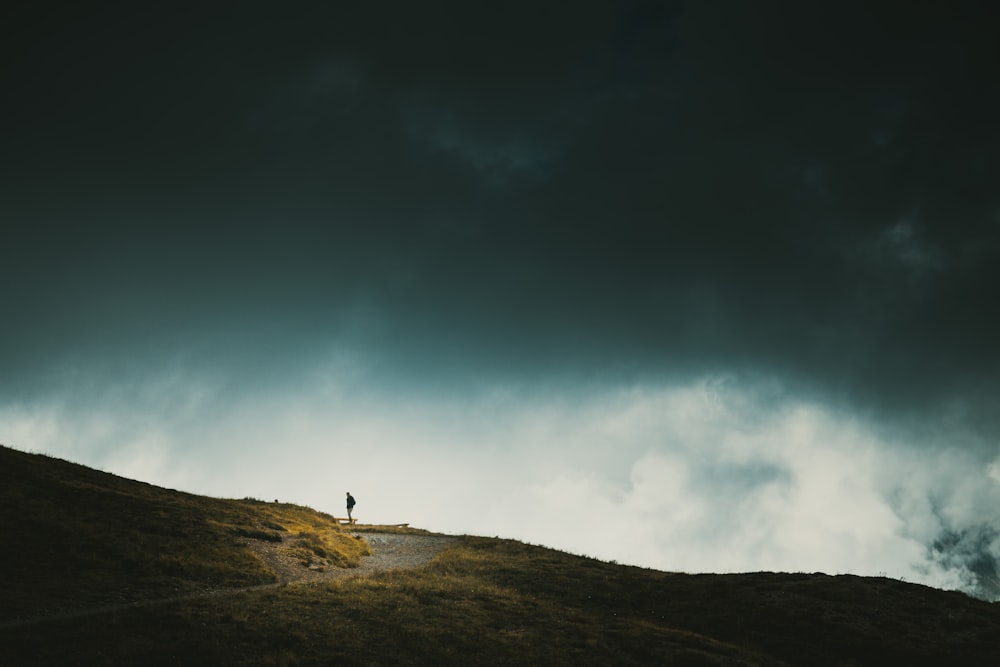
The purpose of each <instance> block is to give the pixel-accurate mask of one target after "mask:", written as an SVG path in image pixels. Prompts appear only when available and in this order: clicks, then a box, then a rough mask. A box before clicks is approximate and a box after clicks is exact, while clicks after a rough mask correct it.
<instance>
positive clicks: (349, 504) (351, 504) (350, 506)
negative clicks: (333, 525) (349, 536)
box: [347, 491, 355, 523]
mask: <svg viewBox="0 0 1000 667" xmlns="http://www.w3.org/2000/svg"><path fill="white" fill-rule="evenodd" d="M354 504H355V503H354V496H352V495H351V492H350V491H348V492H347V522H348V523H354V519H353V518H351V510H353V509H354Z"/></svg>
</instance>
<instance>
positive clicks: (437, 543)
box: [0, 533, 456, 629]
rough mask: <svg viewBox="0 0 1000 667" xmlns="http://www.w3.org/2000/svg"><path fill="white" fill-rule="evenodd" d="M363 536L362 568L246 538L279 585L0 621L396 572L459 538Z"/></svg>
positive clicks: (14, 623) (0, 625) (13, 624)
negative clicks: (329, 563)
mask: <svg viewBox="0 0 1000 667" xmlns="http://www.w3.org/2000/svg"><path fill="white" fill-rule="evenodd" d="M361 537H363V538H364V539H365V540H367V541H368V544H369V545H371V548H372V551H373V552H374V554H373V555H371V556H365V557H364V558H362V559H361V565H360V566H358V567H354V568H329V569H327V570H326V571H319V570H310V569H307V568H305V567H303V566H302V565H300V564H299V562H298V559H296V558H295V557H293V556H292V555H291V554H290V553H289V548H290V546H291V541H287V540H286V541H284V542H280V543H276V542H264V541H261V540H251V539H246V540H245V541H244V543H245V544H246V546H247V547H249V548H250V550H251V551H253V552H254V553H255V554H257V556H258V557H260V558H261V559H262V560H263V561H264V562H265V563H267V565H268V566H269V567H270V568H271V569H272V570H273V571H274V572H275V574H276V575H277V576H278V581H277V582H276V583H272V584H261V585H259V586H247V587H243V588H214V589H205V590H203V591H199V592H196V593H188V594H185V595H178V596H174V597H166V598H157V599H155V600H141V601H136V602H126V603H122V604H115V605H107V606H103V607H91V608H89V609H79V610H73V611H66V612H62V613H58V614H52V615H49V616H43V617H36V618H25V619H17V620H11V621H2V622H0V629H4V628H17V627H24V626H29V625H36V624H39V623H45V622H48V621H57V620H63V619H71V618H83V617H86V616H96V615H98V614H108V613H111V612H115V611H122V610H125V609H138V608H140V607H152V606H154V605H160V604H168V603H171V602H181V601H185V600H197V599H201V598H211V597H222V596H227V595H236V594H239V593H244V592H246V591H256V590H263V589H267V588H276V587H279V586H294V585H301V584H311V583H315V582H319V581H329V580H331V579H341V578H345V577H358V576H364V575H368V574H372V573H375V572H389V571H392V570H401V569H406V568H413V567H420V566H421V565H425V564H426V563H429V562H430V561H431V560H432V559H433V558H434V557H435V556H436V555H438V553H440V552H441V550H442V549H444V548H445V547H447V546H449V545H450V544H452V543H454V542H455V539H456V538H454V537H448V536H445V535H405V534H396V533H363V534H361Z"/></svg>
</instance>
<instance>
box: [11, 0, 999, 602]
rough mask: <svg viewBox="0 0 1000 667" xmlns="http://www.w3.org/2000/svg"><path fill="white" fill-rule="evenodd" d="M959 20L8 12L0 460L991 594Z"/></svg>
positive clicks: (459, 10)
mask: <svg viewBox="0 0 1000 667" xmlns="http://www.w3.org/2000/svg"><path fill="white" fill-rule="evenodd" d="M995 18H997V17H996V10H995V9H994V8H992V7H991V6H988V5H987V4H984V3H980V2H975V1H973V0H963V1H960V2H957V3H952V4H950V5H949V6H948V7H945V8H943V7H940V6H938V5H930V4H928V5H924V4H920V3H918V4H915V5H912V6H911V7H909V8H908V10H907V12H905V13H904V14H903V15H901V14H900V13H899V12H898V11H896V10H894V9H893V8H875V7H870V6H866V5H863V4H862V3H858V4H853V3H847V4H844V3H842V2H841V3H833V2H820V3H811V4H809V5H808V6H803V5H802V4H801V3H793V2H780V1H779V2H774V3H766V4H763V5H754V6H752V7H751V6H748V5H746V4H744V3H723V4H721V5H720V4H713V5H712V6H711V7H709V6H706V5H701V4H696V3H684V2H674V1H669V0H662V1H661V0H636V1H629V2H624V3H617V4H614V5H609V4H605V3H597V2H595V3H587V2H585V3H577V4H576V5H574V6H573V7H572V8H566V7H564V6H562V5H555V4H545V3H543V4H538V3H532V4H531V5H528V4H523V5H522V4H521V3H505V4H504V5H503V6H502V7H491V6H468V5H467V3H443V4H441V5H439V6H435V7H432V8H428V7H424V6H414V5H413V4H412V3H390V4H389V5H384V6H380V10H378V11H376V10H373V9H367V8H364V7H351V8H341V7H331V6H328V5H327V4H326V3H313V2H306V3H304V4H302V5H301V6H299V7H298V8H297V9H296V10H295V11H294V12H293V11H291V10H288V9H281V10H275V9H274V8H272V7H269V6H267V5H265V4H263V3H254V2H251V3H244V4H241V6H240V7H239V8H238V9H228V8H223V7H211V8H205V7H200V6H194V5H191V6H188V5H186V4H184V3H181V4H180V5H177V6H173V7H171V9H170V10H169V11H166V10H164V11H156V10H153V9H150V8H146V7H140V6H114V5H108V6H104V7H100V8H87V7H78V8H74V9H73V10H72V11H67V12H65V13H61V14H60V15H59V16H50V15H49V14H47V13H45V12H41V11H40V10H36V9H34V8H32V7H23V8H17V9H16V10H14V11H13V13H12V14H11V16H10V21H9V22H8V26H9V27H10V28H11V32H12V34H11V35H10V36H9V39H7V40H5V49H4V50H5V57H4V59H3V60H2V62H0V65H2V66H0V76H2V81H3V84H4V87H5V91H6V95H7V98H8V99H9V100H10V101H11V103H9V104H5V105H4V107H3V109H0V114H2V118H3V123H2V124H0V132H2V136H3V145H4V146H5V150H4V155H3V156H2V157H0V169H2V170H3V176H4V178H3V179H2V184H0V219H3V220H4V221H5V225H4V228H5V235H4V239H3V242H2V245H0V257H2V259H3V261H2V262H0V302H2V303H3V304H4V305H5V321H4V326H3V327H0V443H3V444H5V445H6V446H9V447H13V448H15V449H19V450H21V451H34V452H39V453H45V454H49V455H52V456H56V457H59V458H63V459H66V460H70V461H74V462H78V463H80V464H82V465H86V466H89V467H93V468H96V469H100V470H105V471H108V472H112V473H114V474H118V475H121V476H124V477H129V478H132V479H136V480H140V481H145V482H148V483H151V484H156V485H159V486H164V487H167V488H176V489H178V490H185V491H188V492H191V493H198V494H202V495H211V496H215V497H236V498H239V497H246V496H253V497H259V498H261V499H263V500H270V499H274V498H277V499H279V500H282V501H289V502H296V503H299V504H304V505H308V506H310V507H314V508H315V509H318V510H321V511H324V512H327V513H330V514H334V515H335V516H341V513H343V512H344V509H343V500H344V493H345V491H346V490H347V489H351V491H352V493H353V494H354V496H355V497H356V498H357V501H358V506H357V508H356V510H355V512H356V515H357V516H358V517H359V518H360V519H361V520H362V521H365V522H369V521H371V522H383V523H403V522H408V523H411V525H419V526H421V527H423V528H426V529H428V530H434V531H437V532H446V533H469V534H478V535H486V536H491V535H498V536H503V537H511V538H514V539H519V540H522V541H526V542H530V543H534V544H544V545H546V546H550V547H553V548H558V549H562V550H566V551H569V552H572V553H578V554H583V555H588V556H592V557H595V558H600V559H602V560H615V561H618V562H621V563H628V564H634V565H640V566H645V567H654V568H656V569H661V570H672V571H706V570H712V571H759V570H768V571H816V570H822V571H828V572H829V573H840V572H843V573H853V574H861V575H879V574H884V575H886V576H891V577H894V578H899V579H905V580H906V581H912V582H916V583H925V584H928V585H932V586H935V587H939V588H955V589H959V590H963V591H966V592H972V593H975V594H977V595H981V596H985V597H989V598H992V599H1000V513H998V512H997V511H996V510H997V507H1000V410H998V409H997V407H998V405H1000V350H998V349H997V346H996V341H997V340H1000V311H998V310H997V309H996V308H994V307H990V306H989V304H990V303H993V301H994V300H995V298H994V295H993V292H994V291H995V290H994V287H995V286H997V285H1000V191H998V190H997V188H996V187H995V184H996V183H998V182H1000V167H998V158H997V156H998V155H1000V132H998V130H997V125H996V121H995V119H996V118H998V117H1000V92H998V91H997V89H996V86H994V85H993V80H994V78H995V75H994V71H993V70H994V69H995V66H994V65H993V64H994V63H996V62H1000V52H998V51H1000V45H998V43H997V41H996V40H995V39H994V35H993V33H992V31H991V30H990V27H991V25H992V21H991V19H995ZM595 526H599V527H600V528H601V530H600V531H596V530H594V527H595Z"/></svg>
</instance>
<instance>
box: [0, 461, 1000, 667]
mask: <svg viewBox="0 0 1000 667" xmlns="http://www.w3.org/2000/svg"><path fill="white" fill-rule="evenodd" d="M12 456H16V457H22V458H23V457H27V456H28V455H23V454H17V453H11V452H9V451H8V450H0V465H4V470H6V469H7V467H6V464H7V463H8V462H9V461H8V459H9V458H10V457H12ZM29 458H30V457H29ZM32 465H37V468H35V469H34V470H33V474H43V473H44V474H47V475H49V476H50V477H54V478H56V480H61V481H59V484H57V485H56V486H57V487H60V488H61V487H62V486H65V485H66V484H69V482H70V481H73V480H77V481H79V477H80V476H81V475H82V476H83V477H85V478H88V479H90V482H91V483H92V486H93V485H96V486H97V487H101V485H110V486H111V487H113V488H114V489H116V490H114V491H112V490H111V489H108V488H105V489H104V491H102V492H101V493H98V492H97V489H95V488H91V489H90V491H86V492H81V491H80V489H81V488H84V487H81V486H80V485H78V484H70V485H69V487H68V488H72V489H76V490H74V491H72V492H71V491H69V490H68V489H67V488H64V489H63V491H62V492H61V493H65V494H67V495H63V496H58V497H57V496H52V497H48V498H47V499H46V500H45V502H44V504H45V506H46V507H48V508H49V509H48V510H47V511H46V512H42V513H41V514H43V515H47V516H49V521H48V522H47V523H46V524H45V529H44V530H42V531H40V532H33V533H29V536H30V537H31V538H32V539H34V540H43V543H44V540H45V538H46V537H47V536H48V535H50V534H51V532H49V531H53V530H55V529H56V528H57V527H58V521H56V520H55V519H54V518H53V517H55V516H63V517H64V518H65V519H66V520H67V521H69V520H76V519H77V518H78V517H79V516H80V513H85V507H86V506H87V505H88V504H89V503H92V502H96V500H98V499H102V498H104V497H105V496H104V494H108V493H111V494H112V495H113V496H114V497H115V498H117V501H118V502H120V503H132V502H136V501H138V500H142V503H140V504H139V505H138V506H137V507H136V508H133V509H124V508H122V510H121V511H122V512H123V513H124V514H131V515H133V516H134V515H135V514H141V513H147V516H148V512H150V511H162V512H165V513H166V515H162V516H161V515H154V518H148V519H147V521H146V522H145V523H143V524H142V526H141V528H132V529H133V530H135V531H136V532H137V533H142V534H143V539H144V540H145V542H143V543H142V544H144V545H145V546H143V547H142V549H150V548H151V547H153V546H154V545H159V546H157V547H156V549H162V548H163V545H167V547H168V548H169V549H173V548H180V547H179V545H178V543H177V541H176V540H174V539H173V538H171V537H169V536H170V535H171V534H173V532H175V529H174V528H173V526H175V525H177V524H178V523H180V524H182V525H183V526H185V529H184V531H181V532H183V533H185V534H187V533H188V532H189V531H194V530H195V527H196V526H195V524H196V523H197V521H195V519H194V514H192V513H193V512H194V510H193V508H198V510H199V512H200V514H197V517H198V521H200V524H201V525H202V527H201V528H200V529H199V530H201V531H202V532H199V533H197V534H198V537H199V539H201V538H203V537H205V536H215V537H213V538H211V539H214V540H216V541H215V542H213V545H214V546H212V547H211V549H210V550H209V551H208V552H207V553H205V554H202V555H200V556H198V557H195V556H194V555H191V554H190V553H189V551H191V549H188V550H185V551H184V554H185V555H184V556H183V557H178V558H177V562H178V563H179V569H178V570H177V571H176V572H174V573H172V574H170V575H169V577H168V578H170V577H172V579H171V581H173V582H175V584H174V585H177V582H181V583H184V582H188V583H194V582H198V583H199V584H200V583H201V582H204V581H206V580H210V581H211V582H213V583H214V584H217V582H219V581H226V582H229V584H228V585H242V584H243V583H245V582H263V581H268V580H269V577H268V573H267V572H266V571H263V572H262V571H260V565H259V563H253V562H252V559H250V558H245V557H244V556H245V553H244V556H239V557H237V556H235V554H237V553H239V552H241V551H244V552H245V549H243V547H242V546H241V545H240V543H239V540H238V538H237V533H238V532H239V531H240V530H245V531H254V530H256V531H261V534H262V536H266V535H269V534H271V533H279V534H280V533H281V532H282V531H283V530H284V531H289V532H291V531H295V532H296V533H297V534H299V535H303V536H305V538H304V541H303V543H302V544H303V548H304V549H306V550H308V551H309V552H310V553H311V554H312V557H322V558H327V557H328V556H329V555H330V549H332V550H333V552H334V553H338V554H340V553H342V555H343V558H344V559H345V561H344V562H345V563H347V564H350V559H351V558H352V557H354V555H353V552H350V551H349V550H346V551H343V552H341V551H338V549H339V548H340V545H341V542H340V541H339V540H335V539H334V537H342V538H344V540H345V544H346V545H353V546H354V547H355V548H357V545H358V541H357V540H355V539H354V538H352V537H351V534H352V533H361V534H363V533H365V532H367V531H373V530H377V529H376V528H372V527H360V526H355V527H352V528H350V529H349V531H350V532H348V531H347V529H340V528H339V527H332V526H330V525H328V524H326V523H325V521H326V519H324V515H322V514H320V513H317V512H313V511H312V510H308V509H307V508H300V507H296V506H291V505H280V504H278V505H276V504H273V503H260V502H259V501H220V500H213V499H203V498H198V497H193V496H184V495H183V494H180V495H181V498H175V496H174V494H175V492H168V491H165V490H157V489H155V487H146V485H141V486H142V487H143V488H142V489H141V492H140V491H136V490H135V487H134V486H132V485H135V484H137V483H135V482H128V481H127V480H120V478H111V476H104V475H103V473H97V475H98V476H97V477H96V478H95V477H93V475H94V474H95V473H94V472H93V471H88V470H87V469H83V468H80V467H72V466H71V467H68V468H67V467H66V466H70V464H65V463H64V462H57V461H54V460H52V459H44V458H43V457H39V458H37V459H32ZM46 471H47V472H46ZM21 473H22V475H21V476H22V479H25V480H26V479H28V478H27V477H26V476H25V474H24V473H25V471H24V470H22V471H21ZM32 485H34V484H33V483H32ZM84 486H85V485H84ZM38 488H48V487H46V486H44V485H43V486H41V487H38ZM126 489H132V490H133V493H132V494H131V495H122V493H123V492H124V490H126ZM50 491H51V492H53V493H55V491H54V490H51V489H50ZM164 494H166V495H164ZM60 497H61V499H62V502H64V503H65V502H70V500H71V499H73V500H72V502H71V503H70V504H71V505H72V506H73V509H72V512H70V513H69V514H68V515H67V514H65V513H62V512H60V511H57V508H58V507H59V498H60ZM171 499H172V500H173V504H171V503H168V502H167V500H171ZM154 501H155V502H154ZM25 502H26V504H22V505H21V510H22V511H24V512H26V513H27V514H36V515H37V514H39V512H36V511H32V510H30V509H29V507H28V506H29V505H32V504H37V503H39V502H42V498H40V497H36V498H35V499H34V502H28V501H25ZM157 503H159V504H157ZM138 507H141V508H142V511H141V512H140V511H139V509H138ZM64 509H68V508H65V507H64ZM91 511H92V510H91ZM189 514H191V516H190V517H188V518H187V519H181V518H179V517H184V516H188V515H189ZM101 526H102V527H101V528H100V529H97V528H95V529H94V530H95V531H96V532H95V534H94V536H92V537H95V538H96V537H97V535H98V534H103V535H105V537H107V536H109V535H115V534H116V533H115V531H117V530H122V529H124V528H123V524H122V523H121V522H106V523H104V524H101ZM204 526H208V528H205V527H204ZM67 529H68V528H67V526H63V530H67ZM383 530H387V529H383ZM396 530H397V531H399V532H404V533H405V532H415V533H424V531H419V530H416V529H403V528H400V529H396ZM161 533H164V534H166V535H167V537H166V538H164V537H162V536H160V537H158V536H159V535H160V534H161ZM313 534H315V538H314V537H313ZM424 534H426V533H424ZM21 546H22V547H24V548H27V547H29V545H28V544H26V543H25V541H24V540H22V542H21ZM30 548H31V549H34V550H35V551H36V552H39V551H44V550H45V547H44V546H38V545H35V546H31V547H30ZM137 549H138V548H137ZM142 549H138V550H136V551H134V552H130V553H132V556H133V557H135V558H139V555H140V554H142V553H143V551H142ZM344 549H347V546H345V547H344ZM57 551H58V550H57ZM195 551H196V549H195ZM320 551H323V552H324V553H325V554H326V556H321V555H320V554H319V552H320ZM123 553H124V552H123ZM222 554H225V555H226V557H227V558H229V559H230V560H229V561H228V562H227V563H219V562H214V561H213V560H212V559H213V558H216V557H218V556H220V555H222ZM119 555H121V554H115V555H109V556H108V557H109V558H111V557H115V558H117V557H118V556H119ZM167 556H168V554H165V553H159V552H157V551H156V550H155V549H154V550H152V551H150V552H148V553H147V560H148V562H146V563H141V564H140V565H138V566H136V567H134V568H132V569H131V570H129V573H128V574H121V575H115V574H114V573H113V571H114V570H115V569H116V565H117V564H116V563H115V562H114V561H94V560H93V559H83V560H76V559H71V560H70V561H68V562H70V563H71V564H72V566H73V567H74V568H77V569H76V570H74V571H73V572H72V575H73V576H67V577H64V578H63V579H62V580H61V581H62V585H63V586H65V588H66V590H64V591H62V592H61V593H60V594H59V595H61V596H62V598H61V599H63V600H65V599H69V598H73V599H75V597H74V596H77V595H79V594H80V593H79V590H80V584H79V583H78V581H79V580H83V581H89V580H90V579H91V578H93V577H94V575H91V574H89V573H88V572H87V571H85V569H81V568H87V567H90V568H93V567H97V568H98V570H99V571H100V572H101V574H100V576H97V577H96V579H97V580H99V581H103V582H104V584H108V583H110V582H111V580H112V579H114V581H115V583H116V585H124V584H128V585H136V584H135V583H134V582H141V581H145V580H146V579H151V580H152V581H153V582H160V577H164V576H167V575H162V574H159V571H160V570H161V569H162V568H163V567H164V565H163V562H164V561H165V560H168V559H167ZM140 560H141V558H140ZM8 565H10V564H8ZM22 566H24V567H28V568H29V570H30V569H31V568H34V567H35V566H34V565H27V564H24V563H22ZM331 566H332V565H331ZM33 571H34V573H35V574H38V573H39V572H38V571H37V570H33ZM5 572H12V573H13V575H14V576H11V577H9V578H8V580H7V581H6V582H5V583H4V586H5V587H6V588H8V589H9V590H4V591H3V593H4V598H6V597H7V595H8V593H10V594H13V595H14V597H16V598H17V599H20V600H25V601H28V602H30V601H31V597H32V595H31V592H30V589H31V587H30V586H26V585H22V583H20V582H22V581H24V577H23V576H22V574H23V573H22V572H21V571H18V570H11V569H5ZM43 573H44V570H43ZM33 576H34V575H33ZM115 577H117V578H115ZM90 585H91V584H87V585H86V586H84V587H83V588H84V589H87V588H88V586H90ZM145 585H146V586H147V589H148V588H149V587H150V586H151V585H152V584H149V583H148V582H147V584H145ZM98 588H100V587H98ZM147 592H148V590H147ZM159 592H161V593H162V592H164V591H163V589H160V590H159ZM47 595H48V596H50V597H51V596H54V595H56V593H55V592H52V591H50V592H48V593H47ZM4 604H5V605H6V606H7V608H6V612H5V613H6V614H7V616H6V617H9V616H10V614H12V613H14V614H17V613H20V610H16V609H11V608H10V607H11V605H10V604H8V603H6V602H5V603H4ZM32 604H36V606H37V603H32ZM3 618H4V617H0V621H2V620H3ZM55 640H58V641H55ZM998 659H1000V605H997V604H990V603H987V602H984V601H981V600H975V599H973V598H970V597H968V596H966V595H964V594H961V593H953V592H946V591H940V590H936V589H931V588H927V587H924V586H919V585H914V584H906V583H903V582H899V581H895V580H891V579H886V578H865V577H856V576H846V575H845V576H836V577H833V576H827V575H823V574H774V573H748V574H739V575H688V574H676V573H667V572H658V571H653V570H646V569H642V568H634V567H627V566H621V565H616V564H612V563H605V562H600V561H596V560H593V559H588V558H584V557H580V556H573V555H570V554H566V553H563V552H559V551H556V550H552V549H546V548H543V547H538V546H532V545H527V544H523V543H520V542H516V541H512V540H500V539H491V538H481V537H470V536H465V537H461V538H459V539H457V540H456V542H455V544H454V546H452V547H450V548H448V549H446V550H445V551H443V552H442V553H441V554H440V555H439V556H438V557H437V558H436V559H435V560H434V561H432V562H431V563H430V564H429V565H426V566H424V567H422V568H418V569H414V570H404V571H396V572H391V573H383V574H376V575H366V576H359V577H352V578H346V579H337V580H334V581H328V582H324V583H319V584H310V585H299V586H286V587H278V588H266V589H256V590H249V591H245V592H240V593H237V594H231V595H223V596H214V597H202V598H197V599H186V600H183V601H176V602H171V603H168V604H158V605H151V606H142V607H136V608H128V609H118V610H115V611H110V612H108V613H103V614H99V615H94V616H84V617H80V618H68V619H63V620H53V621H48V622H44V623H39V624H33V625H28V626H22V627H16V628H0V664H12V665H13V664H19V665H22V664H24V665H29V664H38V665H41V664H53V665H54V664H59V665H72V664H83V665H87V664H112V665H115V664H119V665H131V664H143V665H189V664H215V665H329V664H337V665H398V664H404V665H406V664H412V665H424V664H426V665H431V664H433V665H440V664H457V665H495V664H512V665H529V664H530V665H550V664H551V665H579V664H610V665H649V664H663V665H761V666H763V665H817V666H820V667H822V666H830V667H848V666H862V665H880V666H882V665H885V666H889V665H896V664H905V665H940V664H948V665H989V664H1000V662H998Z"/></svg>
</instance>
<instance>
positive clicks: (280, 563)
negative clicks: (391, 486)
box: [244, 533, 455, 585]
mask: <svg viewBox="0 0 1000 667" xmlns="http://www.w3.org/2000/svg"><path fill="white" fill-rule="evenodd" d="M356 537H361V538H362V539H364V540H367V542H368V544H369V545H370V546H371V548H372V551H373V552H374V555H372V556H365V557H364V558H362V559H361V565H360V566H358V567H352V568H337V567H331V568H328V569H326V570H325V571H324V570H310V569H307V568H305V567H303V566H302V565H301V564H300V563H299V562H298V559H297V558H295V557H293V556H291V555H290V554H289V549H290V547H291V546H292V545H293V544H294V538H288V539H286V540H284V541H282V542H265V541H262V540H251V539H246V540H244V544H246V545H247V546H248V547H249V548H250V549H251V551H253V552H254V553H255V554H257V556H258V557H259V558H260V559H261V560H263V561H264V562H265V563H267V565H268V567H270V568H271V569H272V570H273V571H274V572H275V574H277V575H278V584H279V585H288V584H299V583H312V582H316V581H325V580H328V579H340V578H342V577H352V576H359V575H364V574H371V573H373V572H388V571H390V570H399V569H403V568H410V567H420V566H421V565H424V564H426V563H428V562H430V561H431V559H433V558H434V556H436V555H438V553H440V551H441V550H442V549H444V548H445V547H447V546H448V545H450V544H452V543H453V542H454V541H455V538H454V537H448V536H446V535H407V534H400V533H359V534H357V535H356Z"/></svg>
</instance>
